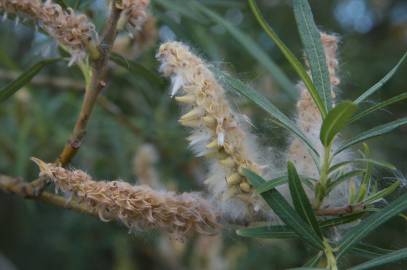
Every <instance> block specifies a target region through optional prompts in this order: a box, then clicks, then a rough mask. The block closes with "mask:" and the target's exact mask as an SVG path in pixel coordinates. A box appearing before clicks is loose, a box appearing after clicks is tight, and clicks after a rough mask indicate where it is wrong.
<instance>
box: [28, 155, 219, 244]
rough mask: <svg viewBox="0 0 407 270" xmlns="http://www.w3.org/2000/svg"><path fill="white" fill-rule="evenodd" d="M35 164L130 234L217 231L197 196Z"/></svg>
mask: <svg viewBox="0 0 407 270" xmlns="http://www.w3.org/2000/svg"><path fill="white" fill-rule="evenodd" d="M32 160H33V161H34V162H35V163H37V165H38V166H39V168H40V175H41V176H46V177H48V178H49V179H50V180H51V181H52V182H54V184H55V186H56V187H57V188H58V189H60V190H62V191H63V192H64V193H65V194H68V195H70V196H72V197H73V198H76V199H78V200H79V201H81V202H83V203H85V204H86V205H87V206H88V207H89V208H90V209H92V210H94V211H96V212H97V213H98V214H99V217H100V219H101V220H103V221H109V220H113V219H116V220H120V221H122V222H123V224H125V225H126V226H127V227H128V228H129V229H130V230H140V229H159V230H163V231H167V232H169V233H173V234H175V235H177V236H180V237H182V236H183V235H185V234H186V233H188V232H193V231H195V232H198V233H204V234H209V233H213V232H215V231H216V229H217V228H218V223H217V221H216V215H215V213H214V211H213V210H212V208H211V207H210V205H209V204H208V203H207V202H206V201H205V200H204V199H203V198H201V197H200V196H199V195H198V194H195V193H183V194H180V195H176V194H174V193H172V192H164V191H162V192H158V191H154V190H152V189H151V188H150V187H148V186H144V185H142V186H132V185H130V184H129V183H127V182H123V181H110V182H107V181H95V180H92V178H91V177H90V176H89V175H88V174H86V173H85V172H83V171H80V170H66V169H64V168H62V167H58V166H56V165H54V164H51V163H45V162H43V161H41V160H39V159H37V158H32Z"/></svg>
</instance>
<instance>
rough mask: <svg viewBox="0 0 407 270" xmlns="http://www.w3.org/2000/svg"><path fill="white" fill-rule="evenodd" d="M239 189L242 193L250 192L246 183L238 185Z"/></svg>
mask: <svg viewBox="0 0 407 270" xmlns="http://www.w3.org/2000/svg"><path fill="white" fill-rule="evenodd" d="M239 187H240V190H241V191H243V192H250V191H251V187H250V185H249V183H247V182H242V183H240V185H239Z"/></svg>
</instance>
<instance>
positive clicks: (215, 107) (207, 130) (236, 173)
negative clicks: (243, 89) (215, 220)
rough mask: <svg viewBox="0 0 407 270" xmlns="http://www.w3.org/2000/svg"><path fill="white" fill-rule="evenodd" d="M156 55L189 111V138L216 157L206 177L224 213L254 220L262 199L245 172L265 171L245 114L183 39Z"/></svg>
mask: <svg viewBox="0 0 407 270" xmlns="http://www.w3.org/2000/svg"><path fill="white" fill-rule="evenodd" d="M157 59H158V60H159V61H160V62H161V67H160V71H161V72H162V73H163V75H164V76H165V77H169V78H171V82H172V89H171V97H173V96H175V95H177V94H178V95H177V96H176V97H175V100H176V101H178V102H179V103H180V104H182V105H183V108H185V110H187V111H188V112H187V113H185V114H184V115H183V116H181V118H180V119H179V122H180V123H181V125H183V126H186V127H189V128H191V133H192V134H191V136H189V137H188V140H189V141H190V145H191V147H192V149H193V150H194V151H195V153H196V155H197V156H205V157H206V158H208V159H209V160H211V161H213V162H212V164H211V170H210V173H209V177H208V178H207V180H206V181H205V183H206V184H207V185H208V188H209V190H210V191H211V194H212V195H214V198H215V199H217V200H219V202H220V203H217V205H219V207H220V208H221V212H222V213H223V214H224V215H226V216H228V217H229V218H233V219H247V218H249V219H250V220H251V219H252V217H253V216H255V215H260V214H261V213H260V211H259V210H260V208H261V207H260V206H259V204H260V203H261V200H259V199H258V197H257V196H255V195H254V192H253V188H252V187H251V185H250V184H249V183H248V181H247V179H246V178H245V177H244V176H243V175H242V169H243V168H247V169H250V170H252V171H255V172H256V173H258V174H261V170H260V166H259V164H258V163H257V161H256V155H255V153H256V152H257V151H256V149H254V148H255V144H254V142H253V140H252V138H251V136H252V135H251V134H250V133H249V132H247V129H246V128H245V127H244V123H245V121H244V120H243V116H242V115H239V114H237V113H236V112H234V111H233V110H232V109H231V106H230V105H229V103H228V101H227V99H226V97H225V90H224V89H223V88H222V86H221V85H220V84H219V83H218V82H217V81H216V79H215V77H214V75H213V74H212V72H211V71H210V70H209V68H208V66H207V64H206V63H205V62H204V61H203V60H202V59H201V58H199V57H197V56H196V55H194V54H193V53H192V52H191V51H190V49H189V47H188V46H186V45H185V44H183V43H180V42H167V43H164V44H162V45H161V46H160V48H159V51H158V53H157Z"/></svg>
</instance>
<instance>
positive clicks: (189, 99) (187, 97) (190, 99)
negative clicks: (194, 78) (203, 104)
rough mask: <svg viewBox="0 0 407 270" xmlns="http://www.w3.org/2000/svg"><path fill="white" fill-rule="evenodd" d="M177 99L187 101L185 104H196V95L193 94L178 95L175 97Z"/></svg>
mask: <svg viewBox="0 0 407 270" xmlns="http://www.w3.org/2000/svg"><path fill="white" fill-rule="evenodd" d="M175 100H176V101H178V102H180V103H185V104H194V103H195V97H194V96H193V95H185V96H178V97H175Z"/></svg>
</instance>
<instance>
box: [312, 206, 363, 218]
mask: <svg viewBox="0 0 407 270" xmlns="http://www.w3.org/2000/svg"><path fill="white" fill-rule="evenodd" d="M365 209H366V206H365V205H364V204H356V205H347V206H344V207H338V208H326V209H318V210H316V211H315V213H316V215H317V216H341V215H346V214H353V213H359V212H362V211H363V210H365Z"/></svg>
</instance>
